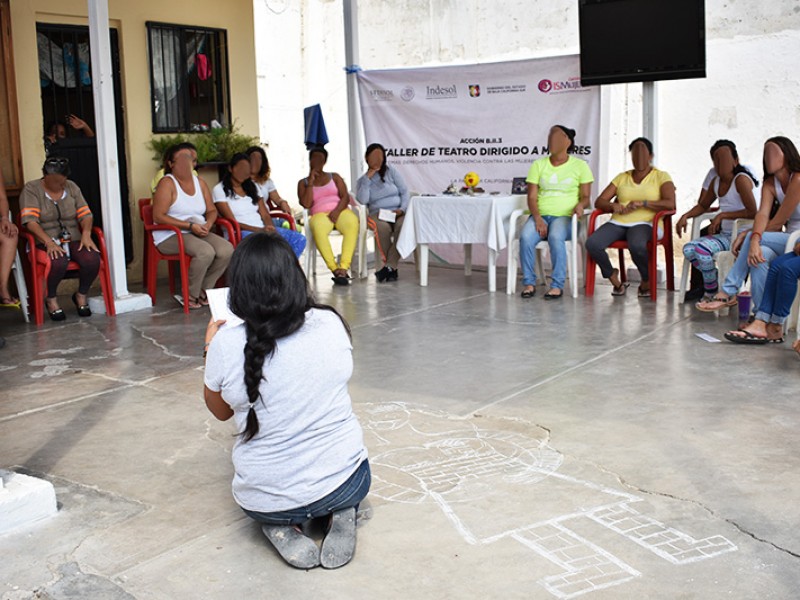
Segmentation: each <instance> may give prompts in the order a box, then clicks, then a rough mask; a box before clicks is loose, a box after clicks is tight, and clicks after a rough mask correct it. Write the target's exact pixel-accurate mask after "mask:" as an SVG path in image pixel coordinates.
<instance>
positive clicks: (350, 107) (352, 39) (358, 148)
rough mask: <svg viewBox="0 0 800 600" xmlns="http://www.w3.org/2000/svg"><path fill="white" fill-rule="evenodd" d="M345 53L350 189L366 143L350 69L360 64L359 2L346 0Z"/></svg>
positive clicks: (356, 89)
mask: <svg viewBox="0 0 800 600" xmlns="http://www.w3.org/2000/svg"><path fill="white" fill-rule="evenodd" d="M344 55H345V63H346V68H347V69H348V72H347V121H348V124H349V135H350V181H349V182H348V183H349V184H350V189H353V190H354V189H356V181H357V180H358V178H359V176H360V175H361V171H362V170H363V169H362V168H361V165H362V162H363V161H362V154H363V153H364V150H363V148H364V144H363V142H362V139H361V138H362V136H361V115H360V114H359V109H358V107H359V104H358V81H357V79H356V77H357V75H356V73H355V71H351V70H349V69H350V68H351V67H354V66H356V65H357V64H358V3H357V0H344Z"/></svg>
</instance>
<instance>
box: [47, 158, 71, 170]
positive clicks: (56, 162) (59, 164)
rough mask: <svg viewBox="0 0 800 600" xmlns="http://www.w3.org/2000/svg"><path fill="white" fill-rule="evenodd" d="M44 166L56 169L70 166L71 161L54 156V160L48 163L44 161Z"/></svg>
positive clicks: (50, 159)
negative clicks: (51, 166)
mask: <svg viewBox="0 0 800 600" xmlns="http://www.w3.org/2000/svg"><path fill="white" fill-rule="evenodd" d="M44 164H45V165H53V166H55V167H63V166H65V165H68V164H69V159H68V158H63V157H61V156H54V157H53V158H48V159H47V160H46V161H44Z"/></svg>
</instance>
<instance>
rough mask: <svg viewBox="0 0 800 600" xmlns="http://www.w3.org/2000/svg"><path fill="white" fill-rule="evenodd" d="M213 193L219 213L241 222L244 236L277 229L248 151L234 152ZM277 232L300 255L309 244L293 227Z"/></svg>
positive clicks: (240, 226) (226, 217)
mask: <svg viewBox="0 0 800 600" xmlns="http://www.w3.org/2000/svg"><path fill="white" fill-rule="evenodd" d="M213 196H214V204H215V205H216V206H217V209H218V210H219V214H220V215H221V216H222V217H224V218H225V219H228V220H229V221H236V222H238V223H239V228H240V229H241V230H242V237H243V238H244V237H245V236H248V235H250V234H251V233H253V232H256V231H275V225H274V224H273V222H272V217H270V216H269V211H268V210H267V205H266V203H265V202H264V200H263V198H262V197H260V196H259V192H258V188H257V187H256V184H255V183H254V182H253V180H252V179H250V158H249V157H248V156H247V155H246V154H234V155H233V158H231V160H230V162H229V163H228V172H227V173H225V176H224V177H223V178H222V181H220V182H219V183H218V184H217V185H215V186H214V193H213ZM277 231H278V233H279V234H280V235H281V237H283V238H284V239H285V240H286V241H287V242H289V245H290V246H291V247H292V250H294V253H295V256H298V257H299V256H300V255H301V254H302V253H303V249H304V248H305V247H306V238H305V236H304V235H303V234H302V233H298V232H296V231H292V230H291V229H283V228H280V229H278V230H277Z"/></svg>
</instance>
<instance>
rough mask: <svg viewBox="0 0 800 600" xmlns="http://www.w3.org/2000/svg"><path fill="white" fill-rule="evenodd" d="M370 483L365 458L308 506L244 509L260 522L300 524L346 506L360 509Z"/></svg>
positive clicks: (367, 462) (370, 475)
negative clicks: (337, 483)
mask: <svg viewBox="0 0 800 600" xmlns="http://www.w3.org/2000/svg"><path fill="white" fill-rule="evenodd" d="M370 483H372V474H371V472H370V469H369V460H367V459H364V461H363V462H362V463H361V464H360V465H358V468H357V469H356V470H355V472H354V473H353V474H352V475H351V476H350V477H349V478H348V479H347V481H345V482H344V483H343V484H342V485H340V486H339V487H338V488H336V489H335V490H334V491H332V492H331V493H330V494H328V495H327V496H325V497H324V498H322V499H320V500H317V501H316V502H312V503H311V504H309V505H308V506H300V507H298V508H293V509H290V510H282V511H278V512H269V513H262V512H256V511H253V510H247V509H246V508H243V509H242V510H243V511H244V513H245V514H246V515H247V516H248V517H250V518H251V519H255V520H256V521H258V522H259V523H266V524H268V525H299V524H301V523H305V522H306V521H309V520H311V519H316V518H319V517H325V516H327V515H330V514H331V513H334V512H336V511H338V510H343V509H345V508H351V507H355V509H356V510H358V504H359V502H361V501H362V500H363V499H364V498H366V497H367V492H369V486H370Z"/></svg>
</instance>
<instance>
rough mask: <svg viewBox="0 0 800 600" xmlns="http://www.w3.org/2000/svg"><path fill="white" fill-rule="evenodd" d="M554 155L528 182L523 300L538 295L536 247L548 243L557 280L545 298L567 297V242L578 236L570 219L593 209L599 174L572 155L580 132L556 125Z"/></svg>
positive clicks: (551, 143)
mask: <svg viewBox="0 0 800 600" xmlns="http://www.w3.org/2000/svg"><path fill="white" fill-rule="evenodd" d="M547 145H548V147H549V149H550V156H544V157H542V158H540V159H538V160H536V161H534V163H533V164H532V165H531V168H530V170H529V171H528V177H527V179H526V181H527V183H528V210H530V212H531V216H530V218H529V219H528V220H527V221H526V222H525V225H524V226H523V227H522V233H521V234H520V238H519V255H520V263H521V264H522V284H523V288H522V297H523V298H532V297H533V296H534V295H535V294H536V269H535V257H536V244H538V243H539V242H540V241H541V240H547V242H548V244H549V246H550V258H551V260H552V262H553V274H552V277H553V281H552V283H551V285H550V289H549V290H548V292H547V293H546V294H545V295H544V299H545V300H557V299H559V298H561V297H562V296H563V294H564V281H565V279H566V277H567V247H566V242H567V240H569V239H570V237H571V235H572V231H571V227H570V218H571V217H572V215H573V213H574V214H577V215H579V216H583V211H584V209H585V208H586V207H587V206H589V193H590V191H591V188H592V182H593V181H594V176H593V175H592V171H591V169H590V168H589V165H588V164H586V161H583V160H581V159H579V158H575V157H574V156H570V155H569V152H570V151H572V150H573V148H574V146H575V130H574V129H569V128H568V127H564V126H563V125H554V126H553V127H551V128H550V133H549V134H548V136H547Z"/></svg>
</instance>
